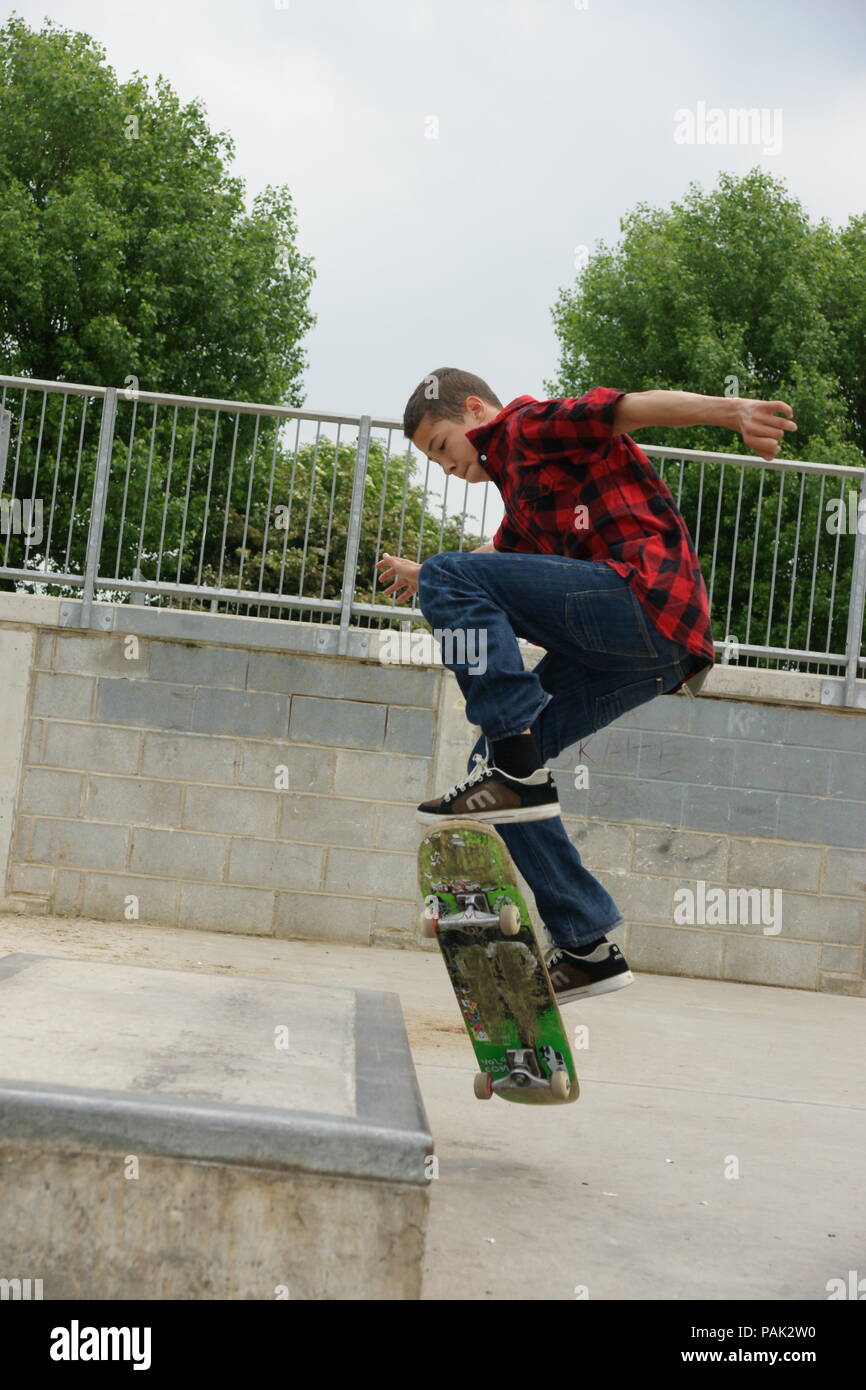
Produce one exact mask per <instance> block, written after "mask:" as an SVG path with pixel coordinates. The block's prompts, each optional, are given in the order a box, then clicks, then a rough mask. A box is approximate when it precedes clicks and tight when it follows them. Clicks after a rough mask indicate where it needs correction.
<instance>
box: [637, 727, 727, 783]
mask: <svg viewBox="0 0 866 1390" xmlns="http://www.w3.org/2000/svg"><path fill="white" fill-rule="evenodd" d="M735 748H736V745H735V744H734V743H733V742H731V741H730V740H729V739H699V738H695V737H694V736H693V735H691V734H663V733H657V734H650V733H645V734H642V735H641V747H640V757H639V759H638V767H637V775H638V776H639V777H643V778H646V779H647V780H653V781H655V780H658V781H668V780H670V781H672V782H688V783H691V784H696V785H697V786H704V787H705V786H711V787H727V786H729V785H730V781H731V766H732V761H733V755H734V752H735Z"/></svg>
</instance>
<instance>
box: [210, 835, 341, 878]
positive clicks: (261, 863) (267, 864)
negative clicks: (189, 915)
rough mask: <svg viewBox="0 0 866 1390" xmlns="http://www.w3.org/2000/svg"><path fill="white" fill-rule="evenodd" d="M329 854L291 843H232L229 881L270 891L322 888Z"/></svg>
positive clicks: (308, 846) (315, 846) (251, 841)
mask: <svg viewBox="0 0 866 1390" xmlns="http://www.w3.org/2000/svg"><path fill="white" fill-rule="evenodd" d="M324 857H325V851H324V849H323V848H322V846H321V845H305V844H294V843H292V842H290V841H288V840H252V839H250V840H242V839H239V838H235V839H233V840H232V842H231V853H230V855H229V865H228V874H227V878H228V880H229V882H230V883H244V884H250V885H251V886H252V887H268V888H291V889H295V888H300V889H305V888H306V889H310V888H318V887H320V885H321V879H322V864H323V861H324Z"/></svg>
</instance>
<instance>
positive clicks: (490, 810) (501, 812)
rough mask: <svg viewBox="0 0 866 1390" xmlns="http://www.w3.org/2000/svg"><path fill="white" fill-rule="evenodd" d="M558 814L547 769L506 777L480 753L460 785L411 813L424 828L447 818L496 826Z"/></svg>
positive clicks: (559, 811) (551, 779)
mask: <svg viewBox="0 0 866 1390" xmlns="http://www.w3.org/2000/svg"><path fill="white" fill-rule="evenodd" d="M561 813H562V808H561V807H560V804H559V796H558V795H557V791H556V784H555V783H554V780H553V777H552V776H551V774H550V773H549V772H548V770H547V768H545V767H541V768H539V769H538V771H537V772H533V773H531V774H530V775H529V776H528V777H509V776H508V774H507V773H505V772H501V771H500V769H499V768H498V767H496V766H495V764H493V763H491V762H489V761H488V760H487V758H485V757H483V756H482V755H481V753H476V754H475V766H474V768H473V769H472V771H471V772H470V773H469V775H468V776H467V777H464V779H463V781H462V782H458V783H457V785H456V786H454V787H452V788H451V789H450V791H447V792H445V794H444V796H437V797H436V798H435V799H434V800H433V801H422V802H421V805H420V806H419V807H418V808H417V811H416V812H415V814H416V818H417V819H418V820H420V821H424V823H425V824H427V825H433V824H436V823H437V822H439V821H442V820H447V819H448V817H449V816H468V817H469V818H470V819H471V820H481V821H493V822H495V823H496V824H497V825H499V824H501V823H502V822H506V823H510V822H511V821H527V820H547V819H548V818H549V817H551V816H558V815H561Z"/></svg>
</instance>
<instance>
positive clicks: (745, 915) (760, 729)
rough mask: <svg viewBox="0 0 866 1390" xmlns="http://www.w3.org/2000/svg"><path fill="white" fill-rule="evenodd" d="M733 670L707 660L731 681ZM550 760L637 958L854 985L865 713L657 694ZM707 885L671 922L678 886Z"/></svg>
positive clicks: (863, 895)
mask: <svg viewBox="0 0 866 1390" xmlns="http://www.w3.org/2000/svg"><path fill="white" fill-rule="evenodd" d="M731 674H732V673H731V672H729V671H719V672H718V676H719V677H721V678H722V679H725V680H726V682H727V684H729V685H730V684H731V681H730V676H731ZM774 674H775V673H774ZM716 676H717V671H716V670H714V671H713V672H712V673H711V676H710V680H709V681H708V682H707V684H706V685H705V687H704V691H705V692H706V691H707V690H708V689H709V690H712V688H713V686H712V684H711V683H712V682H714V680H715V678H716ZM799 679H800V681H801V684H800V688H799V690H798V689H797V685H796V682H797V681H798V677H796V676H790V675H788V674H786V673H782V674H780V675H778V676H776V679H775V681H773V682H771V683H770V685H771V687H772V688H774V689H775V690H776V691H777V692H781V691H783V690H784V683H785V682H793V683H794V684H792V687H791V693H792V694H793V695H797V694H799V695H803V694H804V693H805V692H806V691H807V690H808V689H809V685H808V682H809V679H810V678H799ZM718 684H721V682H720V681H719V682H718ZM578 766H580V767H584V768H586V769H587V772H588V775H587V776H586V777H585V778H584V777H582V776H579V775H578V774H577V772H576V769H577V768H578ZM551 767H553V768H555V769H558V770H559V771H558V773H557V774H556V775H557V787H558V789H559V799H560V804H561V805H562V807H563V822H564V824H565V825H566V828H567V830H568V832H569V836H570V838H571V839H572V841H573V843H574V844H575V846H576V847H577V849H578V852H579V853H580V854H581V857H582V858H583V859H584V860H585V862H586V864H587V866H588V867H589V868H590V869H591V870H592V872H593V873H594V874H595V875H596V877H597V878H598V879H600V880H601V882H603V883H604V885H605V887H606V888H607V889H608V891H609V892H610V893H611V894H612V896H613V897H614V899H615V900H616V902H617V904H618V905H619V907H620V910H621V911H622V913H623V915H624V917H625V919H626V921H625V926H624V930H622V933H621V935H620V936H619V937H618V938H617V939H619V942H620V945H621V946H622V948H623V950H624V952H625V954H626V956H627V957H628V960H629V962H630V963H631V964H632V965H633V966H634V967H635V968H636V969H637V970H648V971H650V972H663V973H666V974H668V973H669V974H683V975H691V976H700V977H702V978H709V979H729V980H743V981H750V982H753V983H759V984H774V985H787V986H792V987H794V988H800V989H819V990H825V991H829V992H833V993H840V994H855V995H864V994H866V985H864V933H866V711H862V710H856V711H852V712H843V711H841V710H840V709H838V708H836V707H828V706H820V705H819V706H817V707H814V708H803V707H799V706H796V705H790V704H787V703H784V702H781V701H778V700H777V701H767V702H765V703H761V704H758V703H752V702H751V701H747V700H737V699H735V698H733V697H732V696H731V695H727V696H725V697H724V698H713V696H712V695H711V694H706V693H702V694H701V695H700V696H699V697H698V698H697V699H695V700H690V699H688V698H687V697H682V696H676V697H662V698H661V699H657V700H655V701H652V702H651V703H650V704H647V705H643V706H640V707H638V708H637V709H635V710H632V711H630V713H629V714H627V715H624V716H623V717H622V718H620V719H618V720H616V721H615V723H613V724H610V725H608V726H607V727H606V728H605V729H601V730H599V731H598V732H597V733H595V734H593V735H592V736H591V737H590V738H587V739H585V740H584V742H583V744H582V746H581V747H580V748H578V749H571V750H568V751H567V752H566V753H565V754H563V755H561V756H560V757H559V758H557V759H555V760H554V762H553V763H551ZM584 781H585V782H586V785H585V786H584V785H582V784H583V782H584ZM576 783H577V784H578V785H577V786H576V785H575V784H576ZM700 884H703V885H704V887H703V888H700V886H699V885H700ZM711 889H720V890H722V893H721V894H719V895H718V897H719V899H720V900H722V899H723V901H724V906H723V907H721V908H720V909H719V910H718V911H717V912H716V913H715V916H716V917H717V918H718V919H719V920H716V921H713V920H711V916H710V913H709V912H708V911H706V910H705V911H704V913H703V918H704V920H703V921H696V922H694V923H690V922H685V923H680V922H678V921H677V920H676V918H677V914H676V911H675V909H676V906H677V901H678V899H677V898H676V895H677V894H678V893H680V892H681V891H682V890H689V891H690V893H691V894H692V895H693V901H694V902H695V903H696V904H697V902H698V901H699V899H700V896H701V895H703V897H704V900H705V901H706V899H707V896H708V895H709V893H710V890H711ZM756 890H760V891H764V890H765V893H766V896H765V902H766V904H767V906H768V907H769V908H770V910H771V914H773V915H775V909H776V906H778V917H779V921H778V923H777V922H776V921H775V920H771V918H770V917H768V918H763V919H761V920H755V918H757V917H758V916H759V913H758V912H757V910H756V911H754V912H749V911H748V910H745V911H744V910H743V909H742V906H741V905H743V906H744V904H745V895H746V894H747V893H751V894H752V895H753V897H752V902H753V903H754V907H755V909H757V908H758V891H756ZM679 901H680V902H681V901H682V899H679ZM680 915H681V916H682V915H685V914H682V913H681V914H680ZM695 915H697V914H695ZM765 927H766V928H767V930H765Z"/></svg>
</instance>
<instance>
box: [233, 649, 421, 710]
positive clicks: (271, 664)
mask: <svg viewBox="0 0 866 1390" xmlns="http://www.w3.org/2000/svg"><path fill="white" fill-rule="evenodd" d="M439 676H440V672H439V671H438V670H437V669H436V668H430V667H420V666H412V665H409V666H406V665H400V666H392V665H388V664H383V663H381V662H378V661H372V660H357V659H350V658H346V657H324V656H314V657H302V656H291V655H282V654H276V653H274V652H251V653H250V665H249V672H248V675H247V686H248V688H249V689H250V690H275V691H278V692H281V693H283V694H286V695H324V694H325V692H326V691H327V693H328V695H331V696H333V697H335V698H338V699H342V698H344V699H349V700H363V701H366V702H368V703H375V704H383V705H419V706H426V707H427V708H433V707H434V706H435V704H436V695H437V692H438V688H439Z"/></svg>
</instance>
